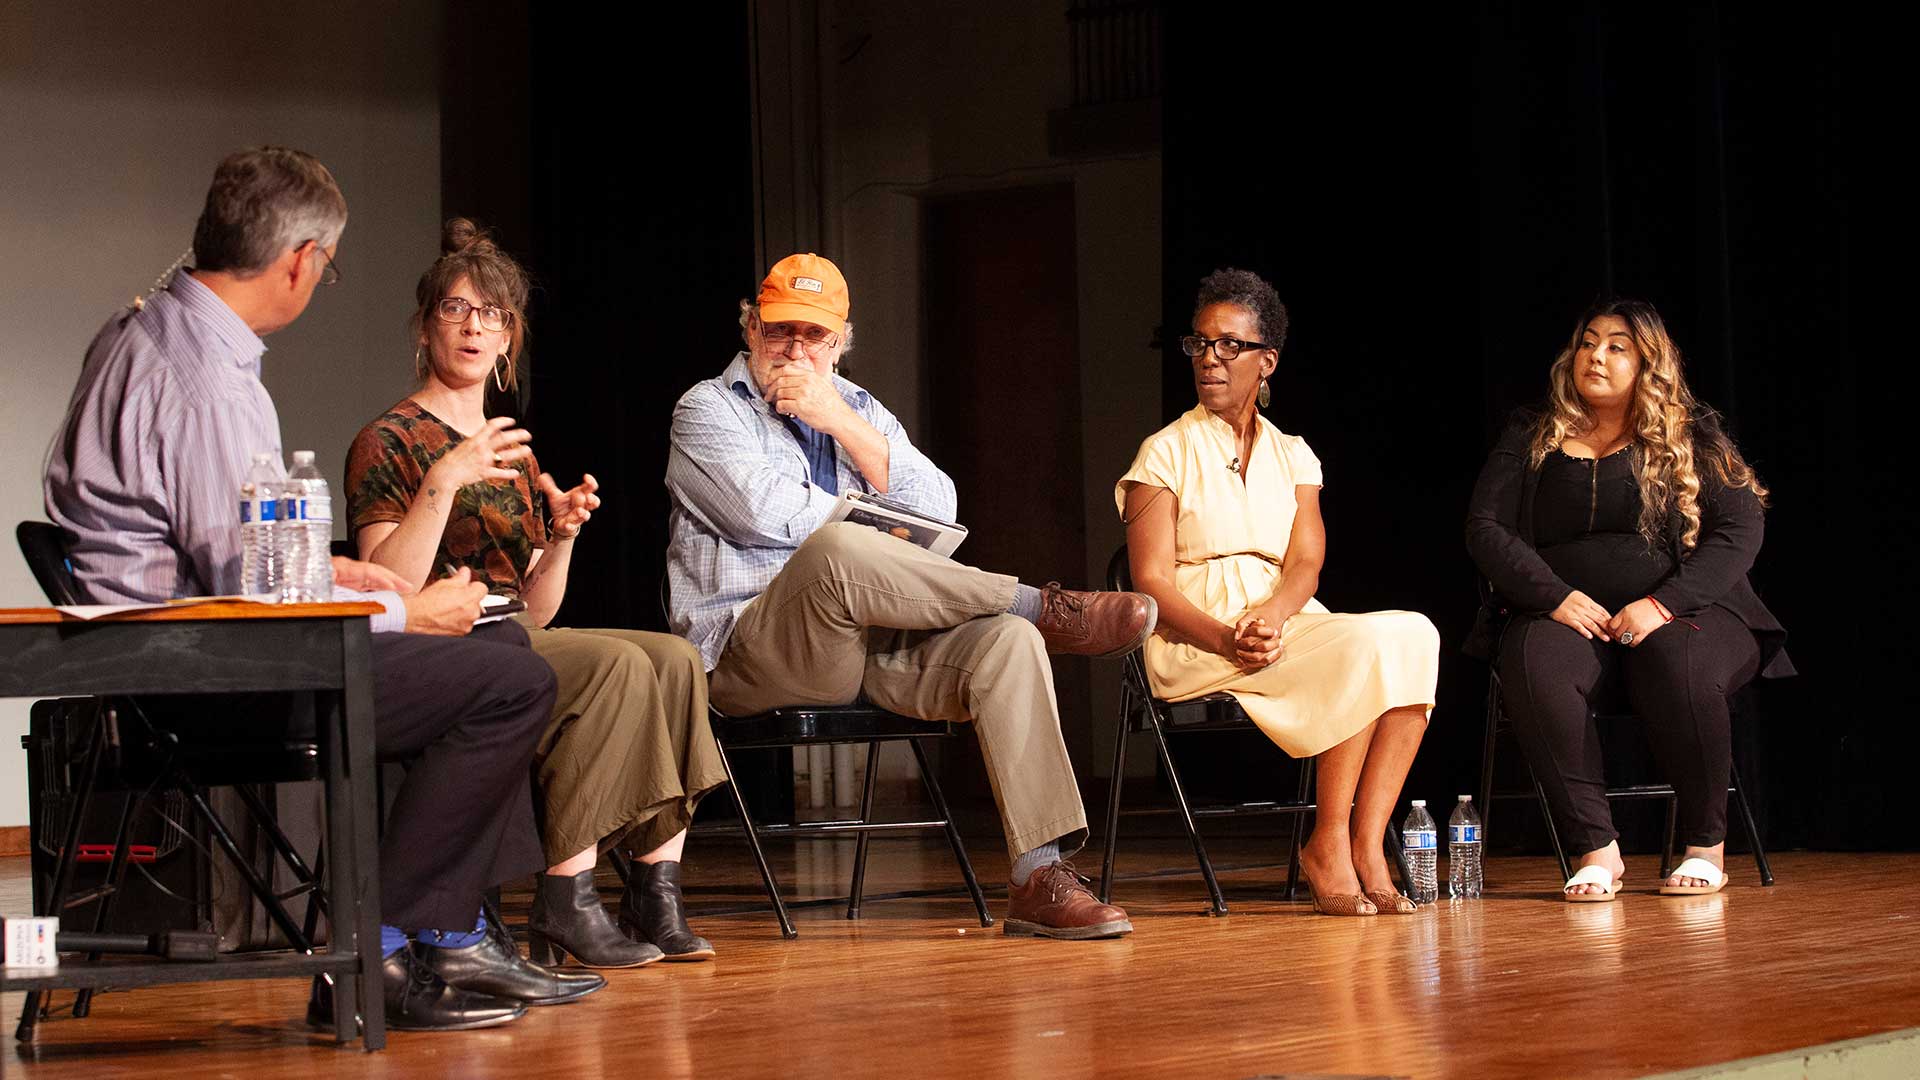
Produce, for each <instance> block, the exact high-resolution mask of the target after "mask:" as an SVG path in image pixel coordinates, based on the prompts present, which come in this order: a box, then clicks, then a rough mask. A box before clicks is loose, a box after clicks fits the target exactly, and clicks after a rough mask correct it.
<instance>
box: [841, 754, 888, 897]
mask: <svg viewBox="0 0 1920 1080" xmlns="http://www.w3.org/2000/svg"><path fill="white" fill-rule="evenodd" d="M879 773H880V741H879V740H878V739H876V740H874V741H873V742H870V743H868V744H867V781H866V783H865V784H863V785H861V788H860V824H862V825H871V824H873V778H874V777H875V776H878V775H879ZM869 838H870V834H868V833H866V832H865V831H862V832H860V833H858V834H857V839H855V840H854V842H853V885H852V887H851V888H849V889H848V890H847V918H849V919H857V918H859V917H860V894H861V893H862V892H864V891H866V887H867V841H868V839H869Z"/></svg>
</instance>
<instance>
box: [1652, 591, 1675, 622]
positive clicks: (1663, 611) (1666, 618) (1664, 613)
mask: <svg viewBox="0 0 1920 1080" xmlns="http://www.w3.org/2000/svg"><path fill="white" fill-rule="evenodd" d="M1647 603H1649V604H1652V605H1653V610H1654V611H1655V612H1656V613H1657V614H1658V615H1659V616H1660V621H1661V622H1672V621H1673V612H1671V611H1668V610H1667V605H1665V604H1663V603H1661V602H1660V601H1658V600H1655V599H1654V598H1653V597H1652V596H1648V597H1647Z"/></svg>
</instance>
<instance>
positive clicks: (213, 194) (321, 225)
mask: <svg viewBox="0 0 1920 1080" xmlns="http://www.w3.org/2000/svg"><path fill="white" fill-rule="evenodd" d="M346 227H347V199H346V196H344V195H342V194H340V185H339V184H337V183H335V182H334V179H333V174H332V173H330V172H328V171H327V167H326V166H325V165H322V164H320V159H318V158H316V157H314V156H313V155H312V154H307V153H302V152H301V151H299V150H289V149H287V148H286V147H283V146H256V147H253V148H251V149H247V150H240V151H236V152H235V153H232V154H228V155H227V157H226V159H225V160H223V161H221V162H220V166H219V167H218V168H216V169H214V171H213V184H212V185H211V186H210V187H208V188H207V205H206V207H205V208H204V209H202V210H201V211H200V221H199V223H198V224H196V225H195V226H194V227H193V261H194V268H195V269H198V270H218V271H222V272H225V273H229V274H233V275H236V276H238V277H242V278H248V277H253V276H255V275H257V274H259V273H260V272H262V271H264V270H265V269H266V268H267V267H269V266H272V265H273V261H274V260H275V259H278V258H279V257H280V256H281V255H282V254H283V253H285V252H287V251H291V250H292V249H294V248H297V247H299V246H300V245H301V244H304V243H306V242H307V241H309V240H312V241H314V242H315V243H316V244H317V245H318V246H319V247H322V248H329V247H332V246H333V245H334V244H336V243H338V242H339V241H340V233H341V231H342V230H344V229H345V228H346Z"/></svg>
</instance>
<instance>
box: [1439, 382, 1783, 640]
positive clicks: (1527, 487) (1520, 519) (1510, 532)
mask: <svg viewBox="0 0 1920 1080" xmlns="http://www.w3.org/2000/svg"><path fill="white" fill-rule="evenodd" d="M1538 417H1539V413H1538V412H1537V411H1535V410H1532V409H1522V410H1519V411H1517V412H1515V413H1514V414H1513V416H1512V418H1510V419H1509V421H1508V423H1507V428H1506V431H1505V432H1503V433H1502V434H1501V436H1500V441H1499V442H1497V443H1495V444H1494V447H1493V452H1492V453H1491V454H1489V455H1488V456H1487V463H1486V465H1485V466H1484V467H1483V468H1482V469H1481V470H1480V479H1479V480H1478V481H1477V482H1476V483H1475V484H1474V487H1473V501H1472V503H1471V504H1470V505H1469V506H1468V508H1467V551H1468V552H1469V553H1470V554H1471V555H1472V556H1473V561H1474V564H1475V565H1476V566H1478V567H1479V568H1480V573H1481V574H1483V575H1485V577H1486V579H1487V581H1488V583H1489V584H1491V585H1492V587H1493V589H1492V596H1491V597H1490V598H1489V599H1488V601H1487V602H1486V603H1484V604H1482V605H1481V611H1480V615H1479V617H1478V618H1477V619H1476V620H1475V622H1474V627H1473V632H1472V634H1471V635H1470V636H1469V638H1468V640H1467V643H1466V646H1465V648H1466V651H1467V652H1468V653H1469V654H1471V655H1474V656H1489V655H1491V654H1492V651H1493V643H1494V640H1495V638H1496V637H1497V635H1498V632H1499V628H1500V626H1501V625H1502V623H1503V620H1504V618H1505V616H1507V615H1508V614H1510V613H1511V612H1516V611H1518V612H1530V613H1545V612H1549V611H1552V610H1553V609H1554V608H1556V607H1559V606H1560V602H1561V601H1562V600H1565V599H1566V598H1567V594H1568V593H1570V592H1572V591H1573V589H1574V586H1573V585H1571V584H1569V583H1568V580H1567V578H1565V577H1563V576H1562V575H1561V573H1560V572H1559V570H1557V569H1556V568H1555V567H1554V566H1553V565H1552V563H1551V562H1550V561H1549V560H1548V559H1547V558H1546V557H1545V554H1544V552H1543V551H1542V549H1541V544H1542V543H1543V542H1544V540H1543V537H1542V536H1541V535H1540V534H1539V533H1538V531H1537V530H1538V526H1539V525H1540V524H1541V519H1540V517H1539V509H1538V506H1539V502H1540V498H1541V493H1542V487H1543V484H1544V482H1545V476H1546V474H1547V473H1548V471H1549V469H1548V467H1547V466H1548V462H1550V461H1553V460H1554V459H1553V457H1549V459H1548V461H1545V462H1542V463H1541V467H1540V468H1539V469H1533V468H1529V467H1528V464H1527V458H1528V447H1529V444H1530V442H1531V441H1532V437H1533V430H1534V424H1535V423H1536V421H1537V420H1538ZM1693 422H1694V425H1695V427H1696V428H1697V429H1699V430H1701V431H1706V432H1711V431H1715V430H1717V429H1718V427H1719V420H1718V418H1717V416H1716V415H1715V414H1714V413H1713V412H1712V411H1711V410H1703V411H1702V412H1701V413H1700V414H1699V415H1697V416H1695V417H1694V421H1693ZM1618 456H1620V457H1621V458H1623V459H1625V460H1626V462H1627V464H1628V465H1629V466H1630V465H1631V462H1632V458H1631V456H1630V455H1627V454H1622V455H1618ZM1581 465H1582V463H1580V462H1577V461H1576V462H1574V463H1573V467H1576V468H1578V467H1581ZM1600 479H1601V480H1604V474H1602V476H1601V478H1600ZM1591 497H1592V496H1590V498H1591ZM1611 498H1612V496H1609V501H1611ZM1637 498H1638V496H1637V494H1636V495H1635V499H1636V500H1637ZM1553 501H1554V502H1556V503H1557V502H1559V500H1558V499H1557V498H1556V499H1554V500H1553ZM1638 512H1639V511H1638V508H1637V507H1636V508H1635V509H1634V511H1633V513H1634V515H1635V516H1637V515H1638ZM1557 514H1558V511H1555V510H1549V511H1548V512H1547V519H1548V520H1549V521H1550V522H1554V523H1558V522H1559V521H1560V518H1559V517H1558V516H1557ZM1594 517H1595V519H1596V523H1597V521H1598V514H1597V512H1595V513H1594ZM1576 524H1578V523H1577V522H1576ZM1764 531H1765V520H1764V516H1763V514H1762V513H1761V506H1760V500H1759V498H1758V497H1757V496H1755V495H1754V493H1753V490H1752V489H1751V488H1745V487H1738V488H1731V487H1727V486H1726V485H1724V484H1720V483H1718V482H1715V481H1714V480H1713V479H1712V478H1711V477H1708V476H1702V477H1701V487H1700V536H1699V541H1698V542H1697V543H1696V544H1695V545H1694V547H1693V550H1691V551H1687V552H1682V551H1681V549H1680V539H1679V538H1680V532H1681V522H1680V518H1679V515H1678V514H1677V513H1676V514H1674V515H1672V516H1670V517H1669V519H1668V522H1667V527H1666V529H1665V530H1664V531H1663V533H1662V536H1661V540H1662V542H1663V545H1664V549H1665V555H1666V565H1667V571H1666V573H1665V574H1664V575H1663V576H1662V577H1660V578H1659V580H1658V581H1657V582H1655V583H1654V584H1653V587H1652V588H1648V589H1641V590H1635V591H1634V592H1635V596H1630V597H1628V599H1629V600H1631V599H1634V598H1636V597H1637V596H1652V597H1653V598H1654V599H1655V600H1658V601H1660V603H1661V604H1663V605H1665V606H1666V608H1667V610H1668V611H1671V612H1673V613H1674V614H1675V615H1677V616H1684V615H1686V614H1689V613H1691V612H1696V611H1700V610H1702V609H1704V608H1706V607H1708V606H1709V605H1717V606H1719V607H1722V608H1725V609H1726V610H1728V611H1730V612H1732V613H1733V614H1734V615H1735V616H1736V617H1737V618H1739V619H1740V621H1741V622H1742V623H1744V624H1745V625H1746V626H1747V628H1748V629H1750V630H1752V631H1753V632H1754V634H1755V636H1757V637H1758V638H1759V639H1760V674H1761V675H1763V676H1766V677H1768V678H1778V677H1780V676H1783V675H1792V674H1794V669H1793V663H1792V662H1791V661H1789V660H1788V659H1787V654H1786V652H1785V649H1784V645H1785V643H1786V638H1787V632H1786V629H1785V628H1784V627H1782V626H1781V625H1780V622H1779V620H1778V619H1775V618H1774V617H1773V612H1771V611H1768V610H1767V606H1766V605H1765V604H1763V603H1761V601H1760V597H1759V596H1758V595H1757V594H1756V593H1755V592H1754V591H1753V586H1752V584H1750V583H1749V582H1748V581H1747V571H1748V570H1749V569H1751V568H1752V566H1753V560H1754V558H1755V557H1756V556H1757V555H1759V553H1760V540H1761V536H1762V534H1763V533H1764ZM1554 535H1556V536H1558V537H1559V538H1560V539H1561V540H1562V543H1564V542H1566V540H1567V536H1566V534H1565V533H1564V532H1561V533H1556V534H1554ZM1581 576H1585V574H1584V572H1583V573H1582V574H1581ZM1581 591H1583V592H1587V590H1586V589H1584V588H1582V590H1581ZM1587 594H1588V595H1589V596H1593V597H1594V599H1595V600H1596V601H1598V602H1599V603H1601V604H1603V605H1606V606H1607V607H1608V608H1609V609H1610V610H1614V609H1616V605H1614V604H1610V603H1608V602H1607V601H1606V600H1603V599H1601V598H1600V597H1599V596H1597V595H1595V594H1594V593H1592V592H1588V593H1587Z"/></svg>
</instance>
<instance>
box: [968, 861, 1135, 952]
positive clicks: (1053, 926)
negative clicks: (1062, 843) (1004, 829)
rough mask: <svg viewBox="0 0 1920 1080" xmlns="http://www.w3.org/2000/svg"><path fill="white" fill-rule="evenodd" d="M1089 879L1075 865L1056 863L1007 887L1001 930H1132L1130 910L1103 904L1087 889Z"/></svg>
mask: <svg viewBox="0 0 1920 1080" xmlns="http://www.w3.org/2000/svg"><path fill="white" fill-rule="evenodd" d="M1087 884H1088V882H1087V879H1086V878H1083V877H1081V876H1080V875H1079V874H1077V873H1074V870H1073V864H1072V863H1069V862H1054V863H1051V864H1049V865H1047V866H1043V867H1041V868H1040V869H1038V870H1035V871H1034V872H1033V876H1032V877H1029V878H1028V879H1027V883H1026V884H1025V885H1012V884H1009V885H1008V886H1007V917H1006V919H1005V920H1004V921H1003V922H1002V923H1001V924H1000V928H1001V932H1002V933H1005V934H1008V935H1013V936H1020V935H1027V936H1031V937H1051V938H1067V939H1069V940H1072V941H1085V940H1087V939H1089V938H1103V937H1119V936H1120V935H1121V934H1131V933H1133V923H1132V922H1130V921H1128V919H1127V913H1126V912H1124V911H1122V910H1120V909H1119V908H1117V907H1114V906H1113V905H1112V904H1103V903H1101V902H1100V901H1099V900H1098V899H1097V898H1095V896H1094V895H1093V893H1091V892H1089V891H1088V890H1087Z"/></svg>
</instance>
